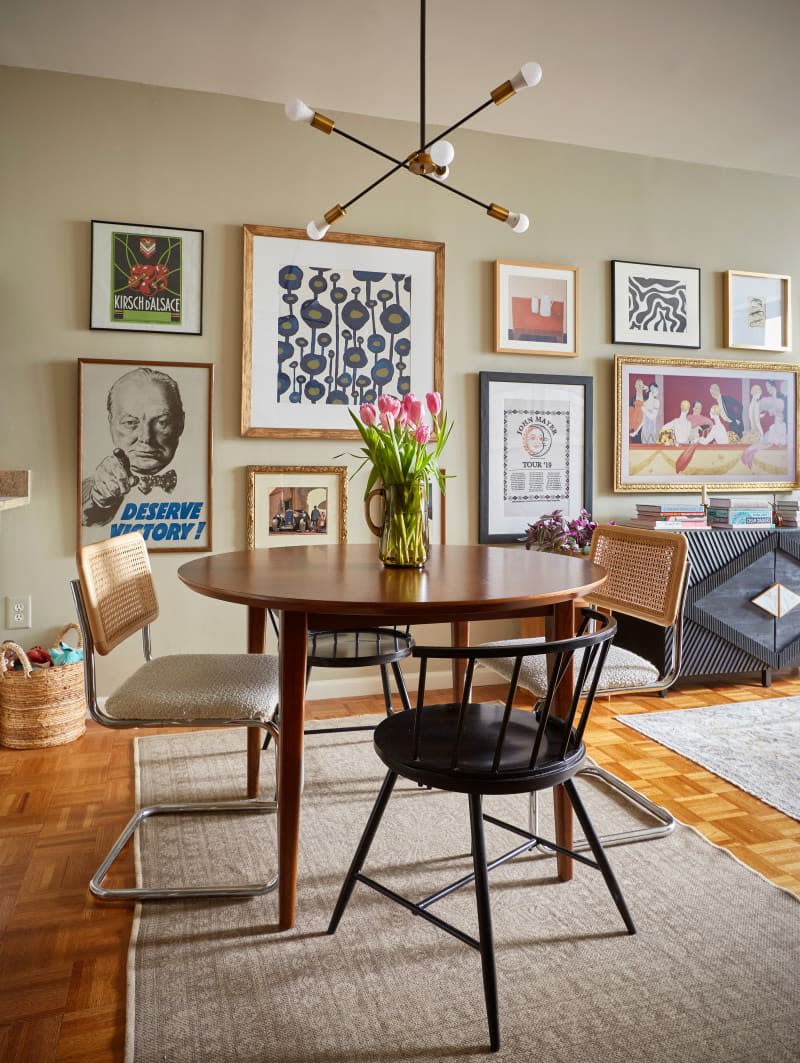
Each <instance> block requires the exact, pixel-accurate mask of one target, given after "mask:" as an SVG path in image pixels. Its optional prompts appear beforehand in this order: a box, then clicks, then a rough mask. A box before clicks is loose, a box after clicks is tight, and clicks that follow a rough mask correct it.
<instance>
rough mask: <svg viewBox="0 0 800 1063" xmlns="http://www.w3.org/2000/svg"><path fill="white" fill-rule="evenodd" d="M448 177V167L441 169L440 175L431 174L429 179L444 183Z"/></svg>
mask: <svg viewBox="0 0 800 1063" xmlns="http://www.w3.org/2000/svg"><path fill="white" fill-rule="evenodd" d="M449 176H450V167H449V166H444V167H442V172H441V173H438V172H437V173H433V174H431V177H433V179H434V180H435V181H446V180H447V178H448V177H449Z"/></svg>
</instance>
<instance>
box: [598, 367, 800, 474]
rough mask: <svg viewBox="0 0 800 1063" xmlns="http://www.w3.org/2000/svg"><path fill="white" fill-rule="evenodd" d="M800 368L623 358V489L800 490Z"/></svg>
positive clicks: (617, 463) (619, 439)
mask: <svg viewBox="0 0 800 1063" xmlns="http://www.w3.org/2000/svg"><path fill="white" fill-rule="evenodd" d="M799 371H800V366H793V365H780V364H776V363H765V362H743V361H738V360H736V361H730V360H728V361H724V360H720V359H703V360H700V359H683V358H677V359H661V358H648V357H637V356H635V355H631V356H625V355H617V356H616V357H615V366H614V375H615V388H616V416H615V432H614V438H615V445H614V490H615V491H636V492H645V491H659V492H666V491H681V492H683V493H692V492H698V491H700V490H701V489H702V488H703V487H706V488H712V489H714V490H720V489H724V490H726V491H754V490H756V491H784V490H791V489H793V488H796V487H798V449H797V448H798V433H797V396H798V372H799Z"/></svg>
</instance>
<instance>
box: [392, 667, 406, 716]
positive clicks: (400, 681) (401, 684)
mask: <svg viewBox="0 0 800 1063" xmlns="http://www.w3.org/2000/svg"><path fill="white" fill-rule="evenodd" d="M392 671H393V672H394V681H395V683H397V693H398V694H399V695H400V703H401V705H402V706H403V710H404V712H410V711H411V698H409V696H408V688H407V687H406V681H405V679H404V678H403V673H402V671H401V670H400V665H399V663H398V662H397V661H393V662H392Z"/></svg>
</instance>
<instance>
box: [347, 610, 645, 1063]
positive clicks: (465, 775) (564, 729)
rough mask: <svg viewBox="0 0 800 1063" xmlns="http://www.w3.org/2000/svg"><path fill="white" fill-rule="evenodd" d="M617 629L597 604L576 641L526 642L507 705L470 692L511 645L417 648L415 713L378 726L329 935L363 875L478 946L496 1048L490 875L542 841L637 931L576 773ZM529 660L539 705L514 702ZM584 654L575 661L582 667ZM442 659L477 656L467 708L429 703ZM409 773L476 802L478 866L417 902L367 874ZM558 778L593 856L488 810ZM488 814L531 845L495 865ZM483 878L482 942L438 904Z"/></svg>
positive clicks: (518, 653) (516, 653) (470, 662)
mask: <svg viewBox="0 0 800 1063" xmlns="http://www.w3.org/2000/svg"><path fill="white" fill-rule="evenodd" d="M592 628H594V630H592ZM615 630H616V621H615V620H614V619H613V618H612V617H610V616H608V615H605V614H601V613H599V612H597V611H595V610H591V609H587V610H584V612H583V620H582V623H581V626H580V629H579V631H578V634H577V636H576V637H574V638H571V639H563V640H561V641H558V642H552V643H547V642H543V641H541V640H536V641H527V642H526V641H521V642H519V643H517V644H516V645H515V646H514V649H513V657H512V661H513V664H512V673H511V679H510V682H509V685H508V690H507V693H506V698H505V702H504V704H499V703H485V704H477V703H471V702H470V701H469V696H470V690H471V686H472V679H473V673H474V670H475V666H476V664H477V663H478V662H484V661H492V660H496V659H497V658H498V657H499V656H501V655H502V654H504V653H506V654H507V653H508V650H507V648H505V647H494V648H492V647H487V646H476V647H470V648H465V647H431V646H425V647H423V646H416V647H415V648H414V650H413V656H414V657H417V658H419V660H420V674H419V690H418V695H417V708H416V712H400V713H396V714H395V715H394V716H390V717H389V718H388V719H385V720H382V721H381V722H380V723H379V724H378V726H377V728H376V730H375V735H374V745H375V751H376V753H377V754H378V756H379V757H380V759H381V760H382V761H383V763H384V764H385V765H386V767H387V769H388V771H387V774H386V777H385V780H384V782H383V785H382V787H381V790H380V793H379V794H378V797H377V800H376V802H375V805H374V807H373V810H372V812H371V814H370V817H369V819H368V821H367V825H366V827H365V829H364V833H363V835H362V837H361V840H360V842H359V844H358V847H357V849H356V853H355V855H354V857H353V860H352V863H351V865H350V869H349V871H348V873H347V877H346V878H345V881H344V883H343V885H342V888H341V892H340V894H339V899H338V901H337V903H336V906H335V908H334V911H333V915H332V917H331V921H330V925H329V927H328V933H329V934H333V933H335V931H336V929H337V927H338V925H339V922H340V920H341V918H342V915H343V914H344V911H345V909H346V907H347V905H348V903H349V901H350V898H351V896H352V893H353V890H354V888H355V885H356V883H357V882H360V883H362V884H364V885H366V886H369V887H370V888H371V889H374V890H376V891H377V892H378V893H380V894H381V895H382V896H384V897H386V898H387V899H389V900H392V901H395V902H396V903H398V904H400V905H401V906H403V907H404V908H406V909H408V910H409V911H411V912H413V913H414V914H416V915H418V916H421V917H422V918H424V919H426V920H428V921H429V922H431V923H433V924H434V925H435V926H437V927H439V928H440V929H442V930H444V931H446V932H447V933H449V934H451V935H452V936H453V937H455V938H457V939H458V940H459V941H462V942H464V943H465V944H467V945H470V946H472V947H473V948H475V949H476V950H477V951H478V952H479V953H480V956H481V967H482V972H483V986H484V997H485V1003H486V1015H487V1020H488V1025H489V1040H490V1044H491V1048H492V1050H493V1051H496V1050H497V1049H498V1048H499V1045H500V1021H499V1013H498V1004H497V979H496V972H495V962H494V946H493V940H492V916H491V909H490V905H489V884H488V871H490V870H493V869H494V868H495V867H498V866H500V865H501V864H504V863H507V862H508V861H509V860H511V859H513V858H514V857H516V856H519V855H520V854H522V853H527V852H530V851H531V850H533V849H537V848H545V849H548V850H550V851H553V852H555V851H558V852H562V853H565V854H567V855H570V856H572V857H573V858H574V859H576V860H578V861H579V862H580V863H582V864H587V865H588V866H590V867H593V868H595V869H597V870H599V871H600V872H601V874H602V875H603V878H604V880H605V883H606V885H607V887H608V890H609V892H610V894H611V896H612V898H613V900H614V903H615V904H616V906H617V909H618V911H619V913H620V915H621V916H622V919H623V922H624V924H625V927H626V929H627V931H628V933H629V934H633V933H635V931H636V928H635V926H634V923H633V919H632V918H631V915H630V912H629V911H628V908H627V906H626V904H625V900H624V898H623V896H622V893H621V891H620V888H619V885H618V884H617V881H616V879H615V877H614V873H613V871H612V870H611V867H610V865H609V863H608V859H607V858H606V855H605V853H604V852H603V847H602V844H601V843H600V840H599V839H598V837H597V833H596V831H595V829H594V827H593V825H592V822H591V820H590V818H589V816H588V813H587V812H586V809H585V807H584V805H583V802H582V801H581V798H580V797H579V795H578V791H577V789H576V787H575V784H574V783H573V781H572V779H573V776H574V775H575V774H576V773H577V772H578V771H579V770H580V768H581V766H582V764H583V762H584V760H585V756H586V750H585V747H584V744H583V732H584V729H585V727H586V723H587V720H588V718H589V713H590V711H591V707H592V702H593V700H594V695H595V690H596V688H597V683H598V679H599V676H600V673H601V670H602V667H603V663H604V661H605V658H606V654H607V652H608V649H609V646H610V644H611V639H612V638H613V636H614V632H615ZM578 654H580V658H578ZM530 657H534V658H536V659H538V660H541V661H542V662H543V663H544V662H545V661H547V662H549V668H548V669H547V674H548V676H549V678H548V682H547V689H546V691H545V697H544V699H543V701H542V702H541V704H540V706H539V708H538V711H536V712H531V711H527V710H522V709H515V708H513V700H514V696H515V693H516V690H517V683H518V680H519V676H520V672H521V669H522V667H523V665H524V664H525V663H527V662H528V661H529V659H530ZM573 657H575V667H574V669H571V668H570V665H571V664H572V661H573ZM431 659H437V660H451V661H452V660H463V661H466V662H467V665H466V675H465V680H464V688H463V691H462V697H461V702H460V704H459V703H450V704H439V705H425V678H426V671H427V664H428V661H429V660H431ZM571 673H574V674H573V675H572V679H571V682H572V689H571V690H570V691H569V711H568V712H567V714H566V715H565V717H564V718H563V719H562V718H559V717H557V716H556V715H555V713H554V712H553V711H552V710H553V707H554V705H555V697H556V692H557V691H558V690H559V689H560V688H561V686H562V684H566V683H568V682H569V681H570V678H569V677H570V674H571ZM398 777H403V778H406V779H409V780H411V781H412V782H416V783H417V784H418V785H419V786H423V787H429V788H436V789H440V790H446V791H451V792H455V793H462V794H466V795H467V796H468V802H469V815H470V828H471V837H472V863H473V871H472V873H471V874H468V875H466V876H464V877H463V878H461V879H459V880H458V881H457V882H454V883H452V884H450V885H449V886H445V887H444V888H442V889H439V890H437V891H436V892H435V893H434V894H431V895H430V896H428V897H426V898H424V899H423V900H420V901H416V902H415V901H412V900H410V899H409V898H407V897H404V896H402V895H400V894H398V893H396V892H395V891H394V890H391V889H389V888H388V887H387V886H386V885H385V883H382V882H379V881H377V880H376V879H373V878H371V877H369V876H368V875H365V874H364V873H363V872H362V867H363V865H364V862H365V860H366V859H367V856H368V854H369V850H370V847H371V845H372V841H373V839H374V837H375V833H376V831H377V830H378V827H379V825H380V822H381V818H382V816H383V813H384V811H385V809H386V806H387V803H388V801H389V798H390V796H391V794H392V790H393V788H394V785H395V782H396V781H397V779H398ZM558 785H561V786H563V787H564V791H565V792H566V795H567V797H568V798H569V801H570V803H571V805H572V808H573V809H574V811H575V814H576V816H577V817H578V820H579V821H580V824H581V826H582V827H583V830H584V833H585V835H586V838H587V839H588V842H589V846H590V848H591V850H592V857H593V858H589V857H584V856H581V855H579V854H578V853H576V852H575V851H574V850H568V849H563V848H561V847H560V846H558V845H556V843H555V842H552V841H548V840H547V839H545V838H542V837H540V836H539V835H538V834H536V833H533V832H530V831H525V830H523V829H521V828H520V827H518V826H515V825H512V824H509V823H506V822H504V821H503V820H500V819H497V818H495V817H494V816H490V815H488V814H486V813H485V812H484V811H483V804H482V800H483V796H484V795H487V794H520V793H533V792H538V791H541V790H545V789H551V788H552V787H554V786H558ZM422 792H423V793H424V792H425V791H424V790H423V791H422ZM423 800H424V799H423ZM484 821H486V822H489V823H493V824H495V825H496V826H499V827H502V828H505V829H507V830H510V831H511V832H513V833H514V834H515V835H517V836H520V835H521V836H522V838H523V839H524V841H523V842H522V844H518V845H517V846H516V847H515V848H514V849H512V850H510V851H509V852H507V853H505V854H503V855H502V856H499V857H496V858H493V859H492V860H491V861H490V862H488V863H487V855H486V844H485V839H484V831H483V823H484ZM393 859H394V856H393ZM472 882H474V883H475V892H476V900H477V910H478V928H479V929H478V937H477V938H475V937H473V936H471V935H469V934H466V933H464V932H463V931H462V930H460V929H459V928H457V927H455V926H453V925H452V924H450V923H448V922H446V921H445V920H443V919H441V918H439V917H438V916H435V915H433V914H432V913H431V912H430V911H429V908H430V907H431V906H432V905H433V904H434V903H435V902H436V901H438V900H440V899H442V898H443V897H445V896H449V895H450V894H451V893H453V892H454V891H455V890H457V889H460V888H462V887H463V886H466V885H468V884H470V883H472Z"/></svg>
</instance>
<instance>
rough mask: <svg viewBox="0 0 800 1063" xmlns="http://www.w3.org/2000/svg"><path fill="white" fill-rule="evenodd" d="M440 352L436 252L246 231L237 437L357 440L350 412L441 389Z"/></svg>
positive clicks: (355, 239) (439, 257) (362, 240)
mask: <svg viewBox="0 0 800 1063" xmlns="http://www.w3.org/2000/svg"><path fill="white" fill-rule="evenodd" d="M443 345H444V244H437V243H427V242H424V241H422V240H400V239H394V238H391V237H382V236H381V237H378V236H355V235H352V234H348V233H329V234H328V236H327V237H326V238H325V242H324V243H319V242H317V241H316V240H311V239H309V238H308V236H307V235H306V232H305V230H304V229H277V228H273V227H270V226H265V225H245V226H244V306H243V318H242V429H241V430H242V435H245V436H266V437H296V438H309V439H311V438H341V439H358V431H357V430H356V429H355V428H354V427H353V426H352V422H351V421H350V418H349V417H348V415H347V407H350V408H351V409H356V408H357V407H358V406H359V405H360V404H361V403H362V402H372V401H374V400H375V399H376V398H377V396H378V395H380V394H381V393H384V392H385V393H388V394H393V395H399V396H403V395H404V394H406V393H407V392H413V393H415V394H417V395H424V394H426V393H427V392H429V391H438V392H439V393H441V392H442V363H443V357H444V355H443ZM343 407H344V408H343ZM348 426H349V427H348Z"/></svg>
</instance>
